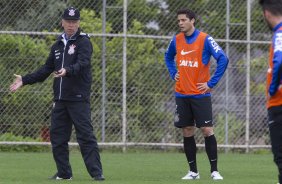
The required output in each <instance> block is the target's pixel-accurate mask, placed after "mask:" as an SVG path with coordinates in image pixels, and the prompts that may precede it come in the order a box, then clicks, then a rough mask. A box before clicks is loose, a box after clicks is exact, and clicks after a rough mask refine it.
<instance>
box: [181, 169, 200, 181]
mask: <svg viewBox="0 0 282 184" xmlns="http://www.w3.org/2000/svg"><path fill="white" fill-rule="evenodd" d="M182 179H183V180H197V179H200V174H199V173H195V172H193V171H189V172H188V173H187V174H186V176H184V177H183V178H182Z"/></svg>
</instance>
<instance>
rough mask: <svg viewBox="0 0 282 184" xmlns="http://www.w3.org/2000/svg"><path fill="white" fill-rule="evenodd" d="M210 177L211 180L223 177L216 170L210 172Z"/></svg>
mask: <svg viewBox="0 0 282 184" xmlns="http://www.w3.org/2000/svg"><path fill="white" fill-rule="evenodd" d="M211 177H212V179H213V180H223V177H222V176H221V175H220V174H219V172H218V171H213V172H212V173H211Z"/></svg>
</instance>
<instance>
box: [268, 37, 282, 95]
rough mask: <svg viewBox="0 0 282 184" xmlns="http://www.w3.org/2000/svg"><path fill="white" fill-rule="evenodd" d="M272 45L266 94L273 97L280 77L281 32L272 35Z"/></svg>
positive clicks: (281, 57) (281, 59)
mask: <svg viewBox="0 0 282 184" xmlns="http://www.w3.org/2000/svg"><path fill="white" fill-rule="evenodd" d="M272 45H273V48H274V55H273V60H272V62H273V70H272V80H271V83H270V86H269V89H268V92H269V94H270V95H271V96H273V95H274V94H275V93H276V91H277V89H278V87H279V85H280V84H281V77H282V76H281V75H282V32H278V33H276V34H274V36H273V40H272Z"/></svg>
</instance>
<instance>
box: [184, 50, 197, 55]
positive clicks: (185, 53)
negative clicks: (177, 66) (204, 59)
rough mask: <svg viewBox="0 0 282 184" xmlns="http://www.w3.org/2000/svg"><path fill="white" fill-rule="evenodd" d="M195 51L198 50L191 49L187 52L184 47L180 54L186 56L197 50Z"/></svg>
mask: <svg viewBox="0 0 282 184" xmlns="http://www.w3.org/2000/svg"><path fill="white" fill-rule="evenodd" d="M195 51H196V50H190V51H187V52H185V51H184V49H183V50H182V51H181V53H180V54H181V55H182V56H184V55H187V54H190V53H191V52H195Z"/></svg>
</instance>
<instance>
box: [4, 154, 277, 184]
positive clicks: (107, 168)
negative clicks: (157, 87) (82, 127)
mask: <svg viewBox="0 0 282 184" xmlns="http://www.w3.org/2000/svg"><path fill="white" fill-rule="evenodd" d="M101 158H102V163H103V168H104V175H105V178H106V180H105V181H104V182H102V183H104V184H172V183H173V184H184V183H192V184H194V183H195V184H210V183H222V184H223V183H224V184H268V183H269V184H271V183H273V184H275V183H277V169H276V166H275V165H274V163H273V161H272V155H271V154H270V153H269V154H232V153H228V154H225V153H221V154H219V164H218V165H219V171H220V173H221V174H222V176H223V177H224V180H223V181H212V180H211V178H210V171H209V168H210V167H209V163H208V160H207V156H206V154H205V153H199V154H198V155H197V161H198V170H199V172H200V176H201V178H200V180H193V181H182V180H181V179H180V178H181V177H182V176H184V175H185V174H186V173H187V163H186V160H185V156H184V154H183V153H164V152H157V153H156V152H154V153H149V152H147V153H146V152H145V153H144V152H141V153H139V152H138V153H125V154H123V153H109V152H102V153H101ZM70 159H71V164H72V168H73V180H72V181H52V180H48V177H49V176H52V175H53V174H54V173H55V171H56V170H55V164H54V161H53V158H52V155H51V153H3V152H2V153H0V184H38V183H40V184H45V183H46V184H52V183H54V182H55V183H58V182H59V183H72V184H75V183H79V184H88V183H97V181H93V180H91V178H90V176H89V175H88V173H87V171H86V168H85V166H84V164H83V160H82V157H81V155H80V153H79V152H77V151H72V152H71V153H70Z"/></svg>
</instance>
